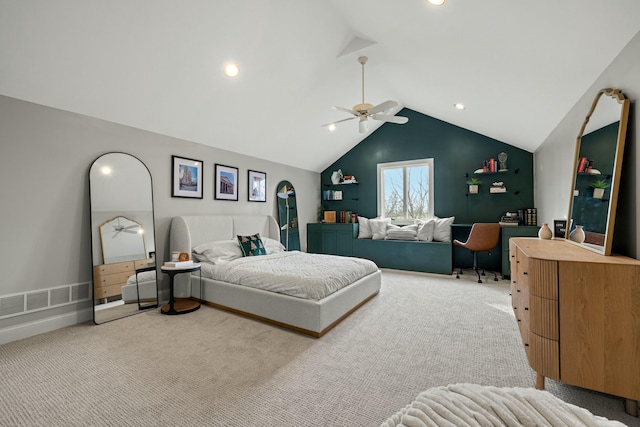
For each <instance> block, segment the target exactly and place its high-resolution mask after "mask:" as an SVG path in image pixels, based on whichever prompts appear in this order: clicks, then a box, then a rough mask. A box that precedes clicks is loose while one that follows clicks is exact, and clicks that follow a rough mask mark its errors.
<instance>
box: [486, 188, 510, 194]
mask: <svg viewBox="0 0 640 427" xmlns="http://www.w3.org/2000/svg"><path fill="white" fill-rule="evenodd" d="M506 192H507V189H506V187H491V188H489V193H506Z"/></svg>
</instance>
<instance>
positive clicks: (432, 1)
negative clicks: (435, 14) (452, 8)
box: [427, 0, 445, 6]
mask: <svg viewBox="0 0 640 427" xmlns="http://www.w3.org/2000/svg"><path fill="white" fill-rule="evenodd" d="M427 1H428V2H429V3H430V4H432V5H434V6H442V5H443V4H444V2H445V0H427Z"/></svg>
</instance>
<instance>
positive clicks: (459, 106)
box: [453, 102, 464, 110]
mask: <svg viewBox="0 0 640 427" xmlns="http://www.w3.org/2000/svg"><path fill="white" fill-rule="evenodd" d="M453 106H454V107H456V108H457V109H458V110H464V104H461V103H459V102H456V103H455V104H453Z"/></svg>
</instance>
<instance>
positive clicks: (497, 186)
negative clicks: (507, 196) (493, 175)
mask: <svg viewBox="0 0 640 427" xmlns="http://www.w3.org/2000/svg"><path fill="white" fill-rule="evenodd" d="M489 192H490V193H506V192H507V188H506V187H505V186H504V182H502V181H496V182H494V183H493V184H491V188H490V189H489Z"/></svg>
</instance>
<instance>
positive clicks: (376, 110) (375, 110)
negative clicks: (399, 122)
mask: <svg viewBox="0 0 640 427" xmlns="http://www.w3.org/2000/svg"><path fill="white" fill-rule="evenodd" d="M397 106H398V103H397V102H396V101H384V102H383V103H382V104H378V105H376V106H375V107H373V108H371V109H370V110H369V114H375V113H381V112H383V111H387V110H389V109H391V108H393V107H397Z"/></svg>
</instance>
